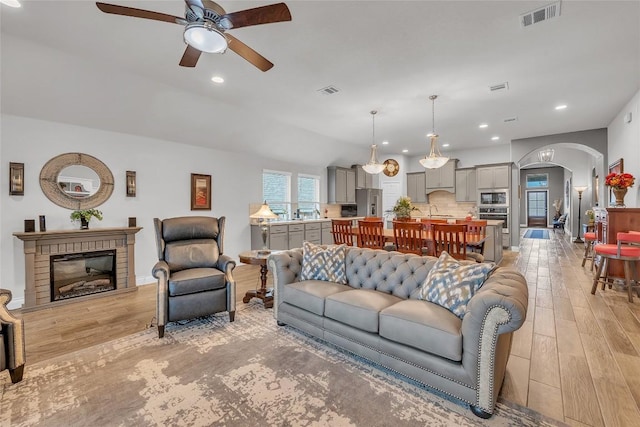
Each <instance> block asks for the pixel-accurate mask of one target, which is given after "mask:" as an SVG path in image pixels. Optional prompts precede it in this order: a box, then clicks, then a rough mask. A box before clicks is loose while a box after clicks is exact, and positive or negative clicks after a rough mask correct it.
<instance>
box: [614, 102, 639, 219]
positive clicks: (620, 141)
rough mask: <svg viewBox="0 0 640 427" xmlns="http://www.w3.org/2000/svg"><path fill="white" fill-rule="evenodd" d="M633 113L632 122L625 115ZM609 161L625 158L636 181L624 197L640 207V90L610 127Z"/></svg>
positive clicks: (625, 166) (629, 205) (626, 170)
mask: <svg viewBox="0 0 640 427" xmlns="http://www.w3.org/2000/svg"><path fill="white" fill-rule="evenodd" d="M629 113H631V116H632V120H631V123H625V121H624V116H625V115H627V114H629ZM607 135H608V139H609V149H608V154H609V163H613V162H614V161H616V160H618V159H620V158H622V159H624V171H625V172H628V173H630V174H632V175H633V176H634V177H636V183H635V185H634V186H633V187H631V188H630V189H629V191H628V192H627V195H626V196H625V198H624V202H625V205H626V206H627V207H640V197H639V196H640V149H639V147H640V91H638V92H636V94H635V95H634V96H633V97H632V98H631V100H630V101H629V102H628V103H627V104H626V105H625V106H624V107H623V108H622V110H620V112H619V113H618V114H617V115H616V117H615V118H614V119H613V120H612V121H611V123H610V124H609V127H608V132H607Z"/></svg>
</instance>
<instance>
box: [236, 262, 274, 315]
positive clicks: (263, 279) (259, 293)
mask: <svg viewBox="0 0 640 427" xmlns="http://www.w3.org/2000/svg"><path fill="white" fill-rule="evenodd" d="M269 255H270V254H266V255H265V254H260V253H259V251H245V252H242V253H241V254H240V255H239V257H240V262H243V263H245V264H251V265H259V266H260V289H250V290H249V291H247V293H246V294H245V296H244V298H242V302H243V303H245V304H246V303H248V302H249V301H251V298H260V299H261V300H262V302H263V303H264V308H271V307H273V289H267V258H269Z"/></svg>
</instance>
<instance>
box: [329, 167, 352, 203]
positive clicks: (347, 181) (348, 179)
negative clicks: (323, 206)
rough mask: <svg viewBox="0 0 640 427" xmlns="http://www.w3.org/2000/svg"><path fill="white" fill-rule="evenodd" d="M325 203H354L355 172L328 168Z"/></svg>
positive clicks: (347, 169) (346, 169)
mask: <svg viewBox="0 0 640 427" xmlns="http://www.w3.org/2000/svg"><path fill="white" fill-rule="evenodd" d="M327 191H328V193H329V194H328V197H327V203H339V204H340V203H343V204H344V203H355V202H356V172H355V171H354V170H353V169H349V168H341V167H336V166H329V167H328V168H327Z"/></svg>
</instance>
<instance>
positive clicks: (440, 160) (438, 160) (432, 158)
mask: <svg viewBox="0 0 640 427" xmlns="http://www.w3.org/2000/svg"><path fill="white" fill-rule="evenodd" d="M437 139H438V135H431V150H430V151H429V154H428V155H427V156H425V157H424V158H423V159H420V164H421V165H422V166H423V167H425V168H427V169H438V168H441V167H442V166H444V165H445V164H446V163H447V162H448V161H449V158H448V157H445V156H443V155H442V154H440V150H438V147H437V142H436V141H437Z"/></svg>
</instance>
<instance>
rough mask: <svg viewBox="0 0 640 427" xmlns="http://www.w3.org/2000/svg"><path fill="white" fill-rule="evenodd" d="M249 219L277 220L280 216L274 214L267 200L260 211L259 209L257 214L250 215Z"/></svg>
mask: <svg viewBox="0 0 640 427" xmlns="http://www.w3.org/2000/svg"><path fill="white" fill-rule="evenodd" d="M249 218H253V219H276V218H278V215H276V214H274V213H273V211H272V210H271V208H269V205H268V204H267V201H266V200H265V201H264V203H263V204H262V206H260V209H258V210H257V211H256V212H255V213H253V214H251V215H249Z"/></svg>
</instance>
